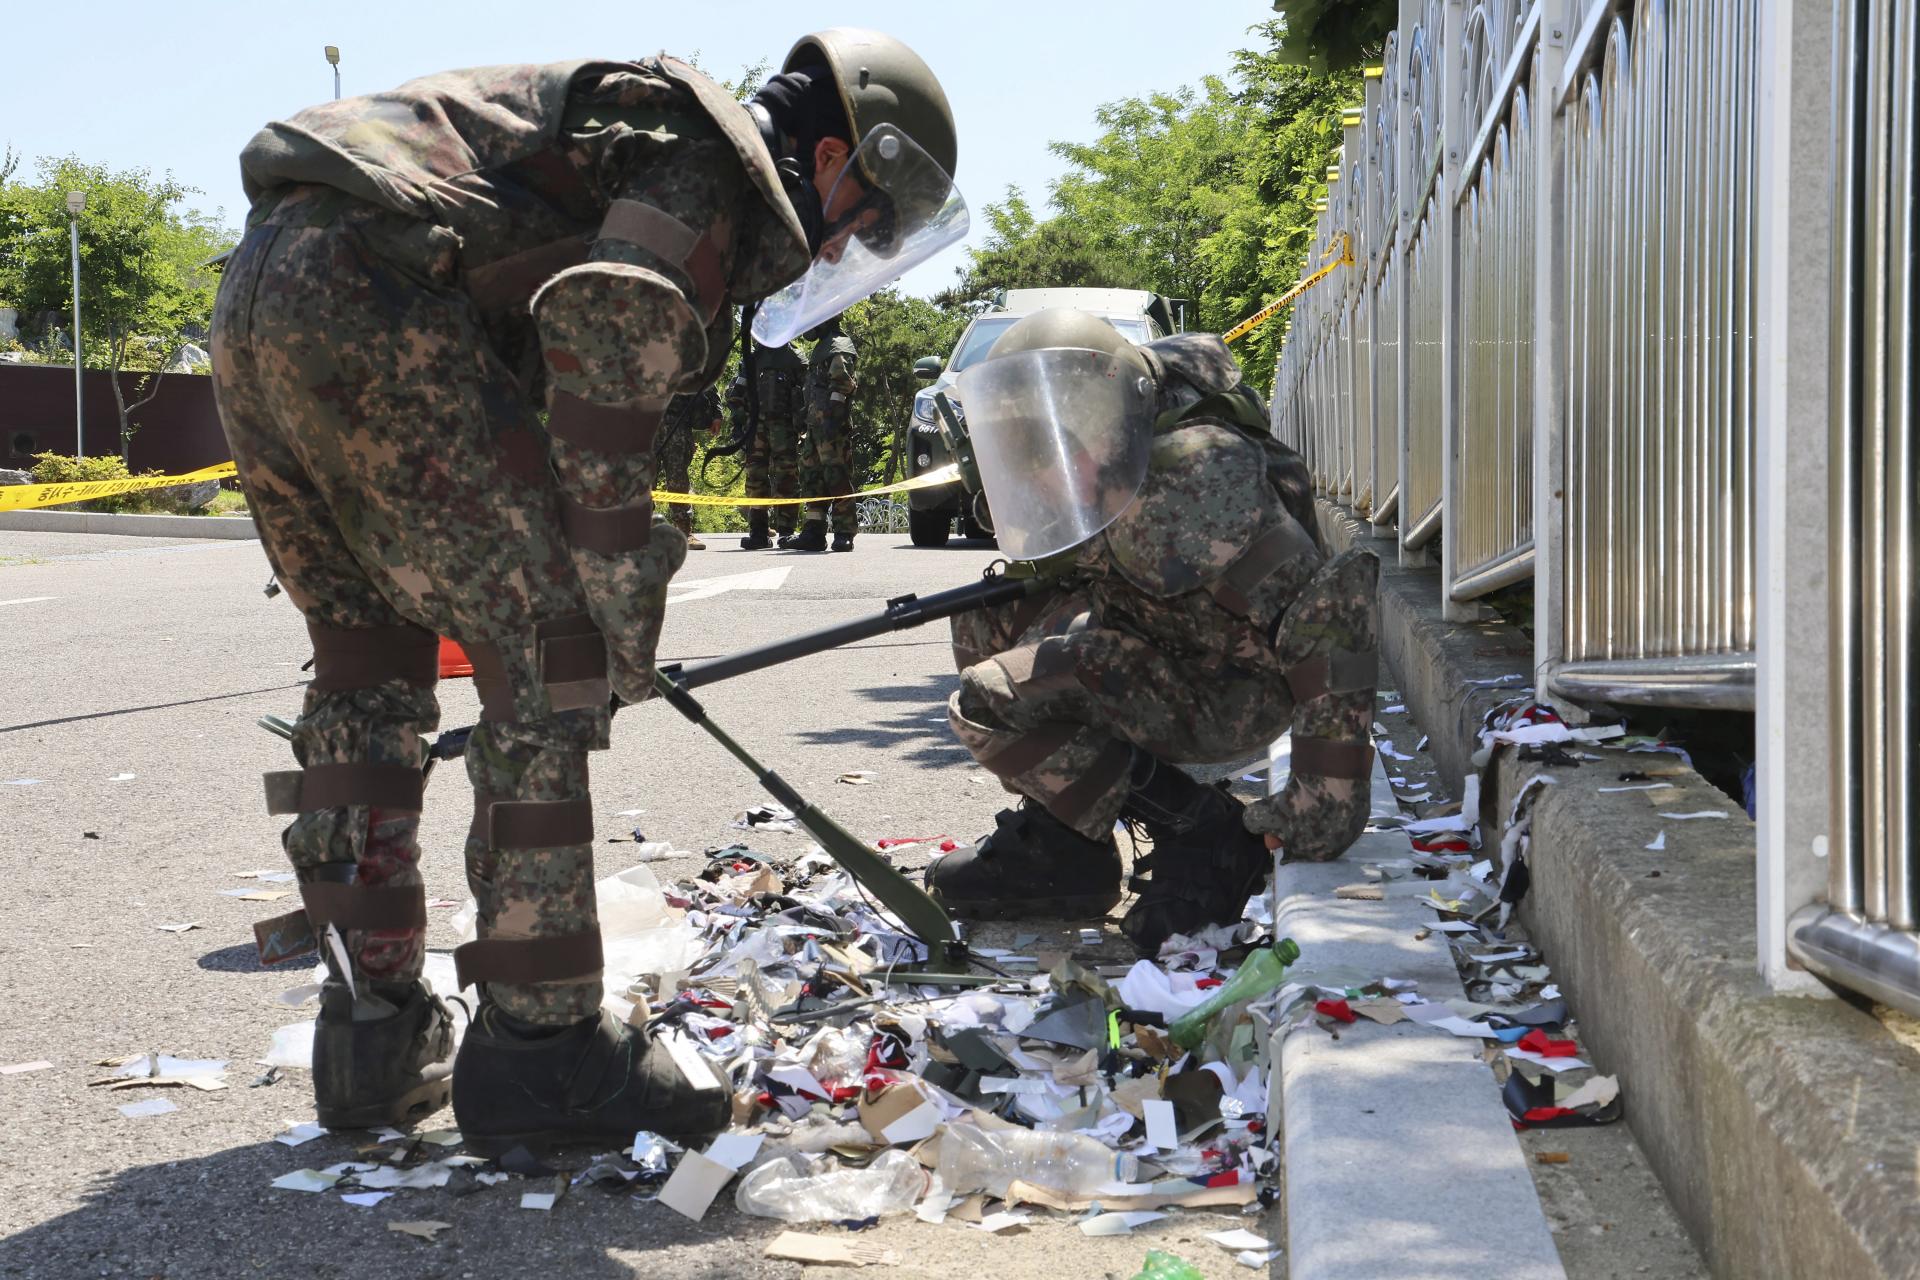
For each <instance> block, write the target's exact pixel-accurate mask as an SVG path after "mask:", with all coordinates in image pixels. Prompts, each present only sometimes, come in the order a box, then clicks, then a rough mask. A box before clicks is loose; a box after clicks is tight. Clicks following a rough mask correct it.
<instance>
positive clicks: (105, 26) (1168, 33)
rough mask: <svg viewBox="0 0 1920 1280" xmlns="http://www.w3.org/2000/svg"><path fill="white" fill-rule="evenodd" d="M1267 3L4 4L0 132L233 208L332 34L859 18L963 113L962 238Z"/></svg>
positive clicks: (354, 45) (796, 29)
mask: <svg viewBox="0 0 1920 1280" xmlns="http://www.w3.org/2000/svg"><path fill="white" fill-rule="evenodd" d="M1271 16H1272V10H1271V8H1270V7H1269V5H1268V4H1267V3H1266V0H1189V2H1188V3H1185V4H1178V5H1175V4H1168V3H1166V2H1165V0H1160V2H1159V3H1140V2H1136V0H1105V2H1103V3H1093V4H1083V3H1074V4H1062V3H1057V2H1053V0H1048V2H1041V0H1028V2H1027V3H1024V4H1021V3H1009V2H1008V0H972V2H971V3H966V4H928V3H908V2H906V0H896V3H892V4H876V3H863V2H860V0H845V2H843V3H837V4H836V3H815V2H814V0H788V2H787V3H781V4H773V3H763V2H761V0H707V3H704V4H702V3H683V4H659V3H653V2H650V0H610V2H609V0H600V2H599V3H583V2H578V0H539V2H538V3H521V4H507V3H501V2H500V0H471V2H469V3H461V4H444V3H425V2H423V0H387V2H386V3H367V2H365V0H336V2H335V3H330V4H310V3H297V2H288V0H282V2H281V3H278V4H264V3H260V2H259V0H253V3H245V4H243V3H238V2H236V0H209V2H208V3H203V4H199V5H194V6H191V7H184V8H183V7H181V6H178V5H162V4H155V3H152V0H140V2H138V3H131V2H129V0H86V3H84V4H81V3H75V4H73V5H72V7H70V8H69V7H67V6H66V5H47V4H36V5H23V6H15V7H14V12H12V13H11V14H10V15H9V16H8V18H7V20H6V23H5V25H4V27H3V28H0V145H3V144H9V143H10V144H11V145H12V146H13V148H14V149H15V150H16V151H19V152H21V153H23V154H24V155H25V157H26V160H25V163H24V164H23V165H22V166H21V172H22V175H23V176H31V174H32V171H33V163H34V160H35V159H36V158H38V157H41V156H60V155H67V154H73V155H77V156H79V157H81V158H82V159H83V160H87V161H92V162H96V163H104V164H106V165H108V166H109V167H111V168H115V169H122V168H132V167H146V168H149V169H151V170H153V171H154V172H155V173H162V172H167V171H171V172H172V173H173V174H174V176H175V177H177V178H178V179H180V180H181V181H182V182H185V183H186V184H187V185H189V186H192V187H196V188H198V189H199V191H200V192H201V194H199V195H197V196H194V197H192V203H193V204H195V205H196V206H197V207H199V208H202V209H205V210H208V211H212V210H214V209H221V210H224V213H225V217H226V219H227V221H228V222H229V224H231V225H234V226H238V225H239V223H240V221H241V220H242V218H243V217H244V216H245V211H246V202H245V199H244V198H243V197H242V195H241V192H240V172H239V163H238V160H237V157H238V156H239V153H240V148H241V147H242V146H243V145H244V144H245V143H246V141H247V139H248V138H249V137H250V136H252V134H253V132H254V130H256V129H258V128H259V127H260V126H261V125H262V124H265V123H266V122H267V121H269V120H274V119H280V118H283V117H285V116H288V115H291V114H292V113H293V112H295V111H297V110H299V109H300V108H301V107H303V106H307V105H309V104H311V103H313V102H316V101H320V100H322V99H325V98H329V97H331V96H332V94H333V75H332V69H331V68H329V67H328V65H327V63H326V59H325V57H324V54H323V52H322V51H323V48H324V46H326V45H329V44H332V45H338V46H339V48H340V71H341V80H342V91H343V93H344V94H345V95H346V96H349V97H350V96H352V95H353V94H355V93H364V92H372V91H376V90H380V89H386V88H391V87H392V86H394V85H396V84H399V83H400V82H401V81H403V80H407V79H410V78H412V77H414V76H418V75H425V74H427V73H430V72H435V71H444V70H447V69H449V68H452V67H465V66H486V65H492V64H497V63H511V62H555V61H560V60H562V59H567V58H577V57H595V58H609V59H618V58H628V57H642V56H645V55H646V54H649V53H654V52H658V51H661V50H666V51H667V52H670V53H674V54H677V55H680V56H682V57H695V58H697V60H698V61H699V63H700V64H701V65H702V66H703V67H705V68H707V69H708V70H709V71H710V72H712V73H713V74H714V75H716V76H718V77H721V78H725V79H732V78H735V77H737V76H738V75H739V74H740V72H741V70H742V69H743V68H745V67H747V66H751V65H753V64H755V63H758V62H761V61H763V60H764V61H770V62H772V63H774V64H775V69H777V66H778V63H779V61H780V59H781V58H782V57H784V55H785V54H786V51H787V50H788V49H789V48H790V47H791V46H792V44H793V41H794V39H795V38H796V37H798V36H799V35H802V34H804V33H805V32H807V31H810V30H815V29H818V28H821V27H826V26H868V27H875V28H878V29H879V30H882V31H886V32H888V33H890V34H892V35H895V36H898V37H900V38H901V39H903V40H905V41H906V42H907V43H908V44H909V45H911V46H913V48H914V49H915V50H916V51H917V52H918V53H919V54H920V55H921V57H923V58H925V59H926V60H927V62H928V64H929V65H931V66H932V67H933V70H934V73H935V74H936V75H938V76H939V77H940V80H941V83H942V84H943V85H944V86H945V87H946V90H947V95H948V97H949V98H950V99H951V101H952V103H953V109H954V115H955V118H956V120H957V123H958V126H959V134H960V151H959V164H958V166H957V168H958V172H957V173H956V175H955V176H956V178H957V180H958V184H959V186H960V189H961V191H962V192H963V193H964V194H965V195H966V197H967V202H968V204H969V206H970V207H971V209H972V210H973V230H972V232H971V233H970V234H969V237H968V243H977V242H978V241H979V239H980V238H981V237H982V235H983V234H984V223H985V219H984V217H982V216H981V213H980V210H981V209H982V207H983V206H985V205H986V204H987V203H989V202H992V201H997V200H1000V199H1001V198H1002V197H1003V196H1004V195H1005V193H1006V190H1007V188H1008V187H1009V186H1018V187H1020V188H1022V189H1023V190H1024V191H1025V192H1026V193H1027V195H1028V196H1029V198H1030V199H1031V200H1033V202H1034V204H1035V205H1036V207H1038V206H1039V205H1041V204H1042V203H1043V202H1044V197H1045V193H1046V190H1047V187H1048V184H1049V183H1051V182H1052V181H1053V180H1054V179H1055V178H1057V177H1058V176H1059V175H1060V173H1061V172H1062V167H1063V166H1062V163H1061V162H1060V161H1059V160H1058V159H1057V158H1055V157H1054V156H1053V155H1052V154H1051V153H1050V152H1049V151H1048V150H1047V144H1048V143H1049V142H1052V141H1056V140H1063V141H1073V142H1087V141H1092V140H1093V139H1094V137H1096V136H1097V132H1098V130H1097V128H1096V126H1095V124H1094V111H1095V110H1096V108H1098V107H1099V106H1100V104H1102V103H1105V102H1112V101H1115V100H1117V99H1120V98H1128V97H1139V96H1142V95H1144V94H1147V93H1151V92H1155V91H1160V90H1170V89H1174V88H1177V87H1178V86H1180V85H1183V84H1192V83H1195V82H1197V81H1198V80H1199V79H1200V77H1201V76H1203V75H1208V74H1218V75H1224V74H1226V73H1227V71H1228V70H1229V69H1230V66H1231V58H1230V55H1231V53H1232V51H1233V50H1234V49H1236V48H1238V47H1241V46H1242V45H1244V44H1246V43H1247V42H1248V41H1247V38H1246V34H1245V33H1246V30H1247V28H1248V27H1250V26H1252V25H1253V24H1254V23H1257V22H1260V21H1263V20H1264V19H1266V18H1269V17H1271ZM965 260H966V259H965V255H964V253H963V251H962V249H961V248H960V247H959V246H955V247H954V248H951V249H948V250H946V251H945V252H943V253H942V254H941V255H939V256H938V257H936V258H933V259H931V260H929V261H928V262H927V263H925V264H923V265H922V266H920V267H918V268H916V269H915V270H914V271H913V272H911V273H910V274H909V275H908V277H907V278H906V279H905V281H904V282H903V287H904V288H906V289H907V290H908V291H910V292H912V293H916V294H921V295H923V296H924V295H927V294H931V293H933V292H935V291H937V290H938V289H941V288H943V287H945V286H946V285H948V284H950V283H951V282H952V280H953V276H954V272H955V270H956V269H957V268H958V267H960V266H961V265H963V264H964V262H965Z"/></svg>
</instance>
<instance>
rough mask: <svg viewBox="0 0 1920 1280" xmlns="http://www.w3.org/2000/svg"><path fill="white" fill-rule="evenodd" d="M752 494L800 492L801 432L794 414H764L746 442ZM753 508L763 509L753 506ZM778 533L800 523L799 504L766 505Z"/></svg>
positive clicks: (790, 495)
mask: <svg viewBox="0 0 1920 1280" xmlns="http://www.w3.org/2000/svg"><path fill="white" fill-rule="evenodd" d="M744 466H745V469H746V475H747V496H748V497H749V498H797V497H799V496H800V433H799V432H798V431H796V430H794V426H793V421H792V419H791V418H787V417H784V416H780V417H775V416H773V415H762V417H761V419H760V425H759V426H758V427H756V428H755V429H754V433H753V443H752V444H751V445H748V446H747V456H746V460H745V463H744ZM751 510H755V511H758V510H762V508H759V507H754V508H751ZM764 510H765V511H766V512H767V523H768V524H769V525H770V526H772V528H773V531H774V532H775V533H792V532H793V529H794V526H795V525H796V524H798V523H799V518H800V517H799V507H798V506H797V505H795V504H791V503H789V504H787V505H784V506H778V507H767V508H764Z"/></svg>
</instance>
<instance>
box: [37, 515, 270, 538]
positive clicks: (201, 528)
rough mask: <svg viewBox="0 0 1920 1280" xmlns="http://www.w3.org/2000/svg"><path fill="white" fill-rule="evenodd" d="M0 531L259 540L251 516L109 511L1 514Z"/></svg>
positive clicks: (258, 534)
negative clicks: (145, 513) (144, 513)
mask: <svg viewBox="0 0 1920 1280" xmlns="http://www.w3.org/2000/svg"><path fill="white" fill-rule="evenodd" d="M0 530H5V531H9V532H17V533H117V534H122V535H126V536H131V537H136V538H242V539H244V538H257V537H259V536H260V533H259V531H258V530H257V529H255V528H254V527H253V517H252V516H136V515H123V514H120V513H118V512H107V511H0Z"/></svg>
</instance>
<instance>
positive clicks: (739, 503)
mask: <svg viewBox="0 0 1920 1280" xmlns="http://www.w3.org/2000/svg"><path fill="white" fill-rule="evenodd" d="M959 478H960V467H959V465H958V464H957V463H949V464H948V465H947V466H944V467H941V468H940V469H939V470H937V471H929V472H927V474H925V475H923V476H915V477H914V478H913V479H911V480H902V481H901V482H900V483H898V484H883V485H881V486H879V487H878V488H875V489H858V490H855V491H854V492H853V493H846V494H841V495H840V496H839V497H816V498H742V497H738V496H729V495H727V494H723V493H666V492H663V491H661V490H657V489H656V490H655V491H654V494H653V500H654V502H656V503H671V504H672V505H673V506H676V507H790V506H795V505H797V504H799V503H802V502H838V501H840V499H841V498H871V497H873V496H875V495H876V494H882V493H906V492H907V491H908V490H910V489H931V488H932V487H933V486H934V485H937V484H951V483H953V482H954V481H955V480H958V479H959Z"/></svg>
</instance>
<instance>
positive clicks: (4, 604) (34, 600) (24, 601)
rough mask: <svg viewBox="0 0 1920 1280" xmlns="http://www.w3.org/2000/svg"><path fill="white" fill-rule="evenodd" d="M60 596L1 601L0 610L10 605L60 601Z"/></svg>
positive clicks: (25, 597)
mask: <svg viewBox="0 0 1920 1280" xmlns="http://www.w3.org/2000/svg"><path fill="white" fill-rule="evenodd" d="M59 598H60V597H59V596H21V597H20V598H19V599H18V600H0V609H4V608H6V607H7V606H8V605H10V604H39V603H40V602H41V601H42V600H58V599H59Z"/></svg>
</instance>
